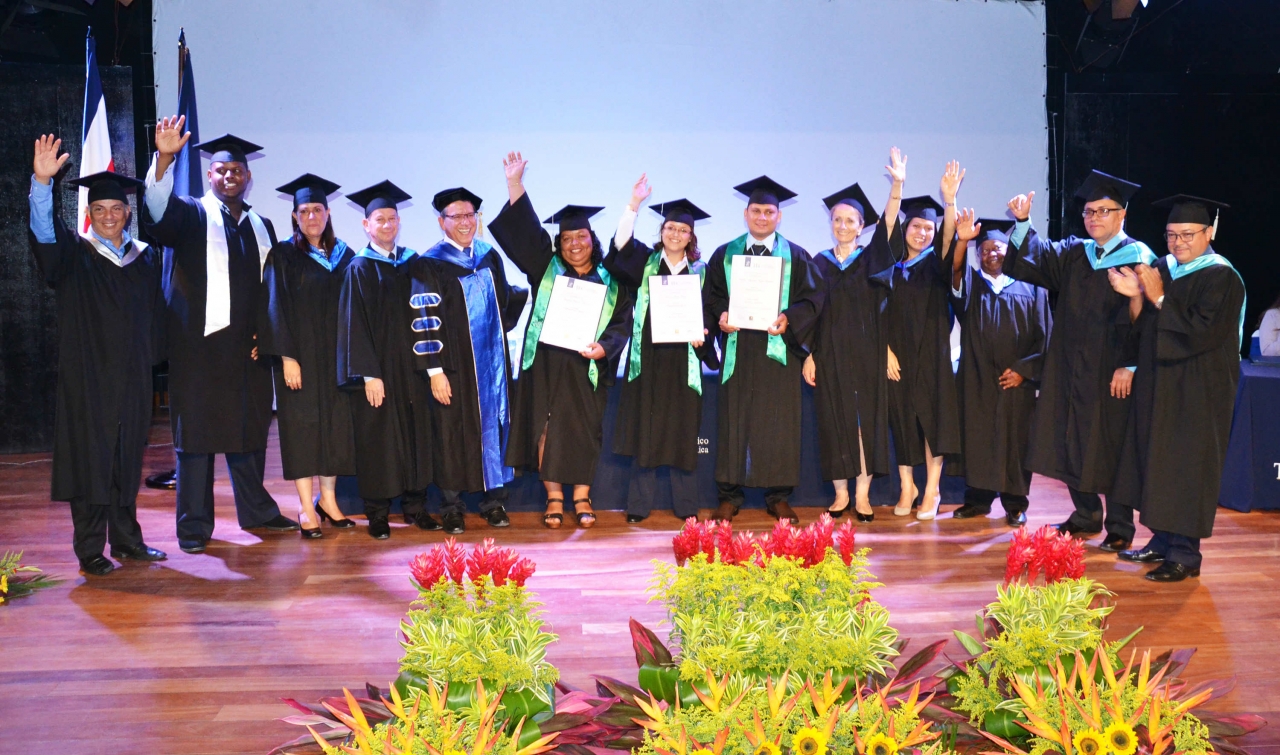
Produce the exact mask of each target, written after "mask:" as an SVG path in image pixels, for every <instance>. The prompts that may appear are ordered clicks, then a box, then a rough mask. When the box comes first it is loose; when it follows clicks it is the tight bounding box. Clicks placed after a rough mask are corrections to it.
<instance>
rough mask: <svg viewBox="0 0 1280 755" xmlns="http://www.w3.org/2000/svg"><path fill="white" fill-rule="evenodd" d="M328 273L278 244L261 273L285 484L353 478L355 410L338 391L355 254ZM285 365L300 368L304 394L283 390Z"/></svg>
mask: <svg viewBox="0 0 1280 755" xmlns="http://www.w3.org/2000/svg"><path fill="white" fill-rule="evenodd" d="M338 244H339V245H340V247H341V249H342V251H341V253H340V254H339V255H338V256H337V259H336V260H335V261H333V262H331V265H332V269H329V267H326V266H325V265H324V264H322V263H321V262H320V261H319V260H317V259H316V258H314V257H312V256H311V254H310V253H308V252H304V251H302V250H300V249H298V247H297V246H296V245H295V244H294V242H293V239H287V240H285V241H282V242H280V243H279V244H276V246H275V248H274V249H272V250H271V255H270V256H269V257H268V258H267V265H266V268H265V269H264V270H263V284H264V285H263V289H264V295H265V296H266V305H265V306H264V307H263V323H262V325H261V326H260V327H259V328H258V353H259V354H265V355H269V356H272V357H275V359H273V360H272V361H273V362H274V368H275V376H276V379H275V386H276V418H277V421H278V425H279V430H280V461H281V463H282V465H283V467H284V478H285V479H286V480H297V479H301V478H309V477H313V476H316V475H319V476H321V477H333V476H336V475H353V474H355V473H356V471H355V470H356V462H355V436H354V434H353V431H352V427H351V402H350V400H349V399H348V398H347V396H346V394H344V393H343V392H342V391H341V390H340V389H339V388H338V382H337V380H336V379H335V378H334V376H335V375H336V374H337V372H338V367H337V350H336V348H335V345H336V344H337V343H338V298H339V296H340V294H341V291H342V281H343V279H344V278H345V277H346V272H347V266H348V265H349V264H350V263H351V260H352V258H353V257H354V256H355V252H354V251H353V250H352V249H351V248H349V247H348V246H347V245H346V244H345V243H344V242H341V241H339V242H338ZM282 357H289V358H291V359H293V360H295V361H297V362H298V367H299V369H300V370H301V372H302V387H301V388H300V389H298V390H296V391H295V390H293V389H292V388H289V387H288V386H287V385H285V382H284V369H283V366H282V361H281V358H282Z"/></svg>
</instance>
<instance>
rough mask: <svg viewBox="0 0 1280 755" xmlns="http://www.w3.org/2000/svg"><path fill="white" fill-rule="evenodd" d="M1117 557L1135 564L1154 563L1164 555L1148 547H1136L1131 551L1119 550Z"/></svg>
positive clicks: (1162, 558)
mask: <svg viewBox="0 0 1280 755" xmlns="http://www.w3.org/2000/svg"><path fill="white" fill-rule="evenodd" d="M1117 558H1119V559H1120V560H1121V561H1132V562H1133V563H1135V564H1155V563H1159V562H1161V561H1163V560H1164V555H1163V554H1161V553H1160V552H1159V551H1153V550H1151V549H1150V548H1138V549H1135V550H1131V551H1120V553H1119V554H1118V556H1117Z"/></svg>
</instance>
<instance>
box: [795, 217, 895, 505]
mask: <svg viewBox="0 0 1280 755" xmlns="http://www.w3.org/2000/svg"><path fill="white" fill-rule="evenodd" d="M887 236H888V234H886V233H885V231H884V224H880V225H878V226H877V227H876V230H875V233H874V234H873V235H872V237H871V243H870V244H868V245H867V246H866V247H864V248H863V249H862V251H861V253H859V255H858V257H857V258H856V259H855V260H854V261H853V263H852V264H850V265H849V266H848V267H847V268H845V269H844V270H841V269H840V266H839V265H837V264H836V263H835V262H833V261H832V260H831V259H830V258H828V257H827V256H826V254H827V253H822V254H819V255H818V256H816V257H814V258H813V262H814V264H815V266H816V267H817V269H818V274H819V275H820V276H821V278H822V287H823V292H824V293H823V297H824V299H823V306H822V315H821V316H820V317H819V318H818V323H817V327H816V329H815V331H814V336H813V362H814V367H815V368H816V372H817V385H816V386H815V387H814V402H815V406H816V408H817V415H818V457H819V459H820V461H821V464H822V477H823V479H825V480H848V479H852V478H854V477H857V476H858V475H860V474H862V473H863V471H864V470H863V469H862V463H861V460H860V458H859V453H858V428H859V427H861V428H862V445H863V450H864V452H865V453H866V457H867V459H866V461H867V469H866V470H865V471H866V472H869V473H870V474H873V475H885V474H888V473H889V395H888V388H887V386H886V385H885V384H886V383H887V382H888V381H887V379H886V377H885V370H886V361H887V353H886V351H885V343H884V339H883V336H882V333H881V327H882V325H881V318H882V317H883V316H884V308H885V305H886V302H887V297H886V294H887V293H888V291H887V289H886V288H884V287H883V286H881V285H878V284H876V283H875V282H873V281H872V278H871V276H872V274H874V273H876V272H879V271H881V270H884V269H885V268H886V267H888V266H889V265H892V264H893V256H892V253H891V251H890V249H889V243H888V238H887ZM830 253H831V254H834V251H832V252H830Z"/></svg>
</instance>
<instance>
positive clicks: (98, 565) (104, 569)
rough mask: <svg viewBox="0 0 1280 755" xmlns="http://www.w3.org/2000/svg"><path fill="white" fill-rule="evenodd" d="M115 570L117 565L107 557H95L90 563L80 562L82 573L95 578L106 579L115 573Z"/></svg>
mask: <svg viewBox="0 0 1280 755" xmlns="http://www.w3.org/2000/svg"><path fill="white" fill-rule="evenodd" d="M115 568H116V565H115V564H113V563H111V562H110V561H108V560H107V558H106V556H94V557H93V558H91V559H89V560H88V561H81V562H80V571H81V572H83V573H85V574H91V575H93V576H95V577H105V576H106V575H108V574H110V573H111V572H113V571H115Z"/></svg>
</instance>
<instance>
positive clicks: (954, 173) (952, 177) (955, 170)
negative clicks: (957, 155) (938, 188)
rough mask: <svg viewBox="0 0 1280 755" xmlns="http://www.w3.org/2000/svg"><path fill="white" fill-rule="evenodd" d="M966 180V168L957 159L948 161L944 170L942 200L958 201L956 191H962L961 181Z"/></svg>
mask: <svg viewBox="0 0 1280 755" xmlns="http://www.w3.org/2000/svg"><path fill="white" fill-rule="evenodd" d="M963 180H964V169H963V168H961V167H960V163H959V161H957V160H952V161H951V162H949V163H947V168H946V170H944V171H942V201H944V202H946V203H947V204H955V203H956V193H957V192H959V191H960V182H961V181H963Z"/></svg>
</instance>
